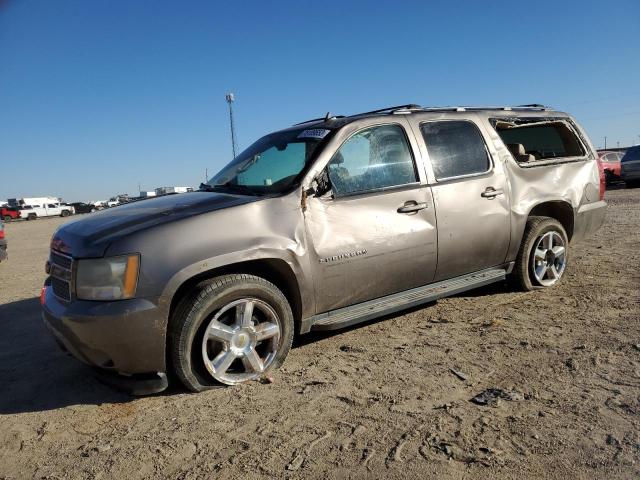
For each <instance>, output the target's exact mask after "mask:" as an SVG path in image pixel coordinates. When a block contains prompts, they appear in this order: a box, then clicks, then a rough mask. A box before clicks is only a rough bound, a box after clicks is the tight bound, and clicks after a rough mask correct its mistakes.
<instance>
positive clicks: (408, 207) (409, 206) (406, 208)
mask: <svg viewBox="0 0 640 480" xmlns="http://www.w3.org/2000/svg"><path fill="white" fill-rule="evenodd" d="M425 208H427V204H426V203H418V202H416V201H414V200H410V201H408V202H405V204H404V205H403V206H401V207H400V208H398V213H415V212H417V211H419V210H424V209H425Z"/></svg>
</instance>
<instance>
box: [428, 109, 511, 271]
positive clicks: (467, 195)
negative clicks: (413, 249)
mask: <svg viewBox="0 0 640 480" xmlns="http://www.w3.org/2000/svg"><path fill="white" fill-rule="evenodd" d="M418 128H419V130H420V133H421V134H422V139H423V140H424V146H426V151H427V153H428V157H429V161H430V165H431V167H432V169H433V175H434V177H435V182H433V183H432V185H431V187H432V191H433V197H434V202H435V208H436V217H437V221H438V268H437V272H436V275H435V279H434V280H436V281H438V280H445V279H448V278H452V277H456V276H459V275H463V274H466V273H471V272H476V271H479V270H482V269H485V268H490V267H494V266H497V265H501V264H503V263H504V262H505V258H506V255H507V250H508V248H509V241H510V232H511V226H510V211H509V194H508V193H509V192H508V188H507V182H506V176H505V172H504V169H503V168H502V164H501V163H500V162H499V161H498V162H494V161H493V158H492V156H491V154H490V152H489V149H488V148H487V143H486V141H485V139H484V136H483V134H482V132H481V130H480V129H479V127H478V125H476V124H475V123H474V122H473V121H471V120H438V121H426V122H422V123H420V124H419V125H418Z"/></svg>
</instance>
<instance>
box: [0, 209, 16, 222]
mask: <svg viewBox="0 0 640 480" xmlns="http://www.w3.org/2000/svg"><path fill="white" fill-rule="evenodd" d="M0 218H2V219H3V220H4V221H5V222H10V221H11V220H16V219H18V218H20V211H19V210H18V209H17V208H11V207H9V208H7V207H2V208H0Z"/></svg>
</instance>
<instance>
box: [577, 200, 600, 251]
mask: <svg viewBox="0 0 640 480" xmlns="http://www.w3.org/2000/svg"><path fill="white" fill-rule="evenodd" d="M606 211H607V203H606V202H605V201H604V200H600V201H599V202H594V203H588V204H586V205H582V206H580V207H579V208H578V212H577V213H576V220H575V224H574V227H573V237H572V239H571V241H572V242H579V241H580V240H582V239H584V238H586V237H588V236H589V235H592V234H593V233H595V232H597V231H598V230H599V229H600V227H601V226H602V224H603V223H604V219H605V216H606Z"/></svg>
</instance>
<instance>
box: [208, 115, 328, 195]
mask: <svg viewBox="0 0 640 480" xmlns="http://www.w3.org/2000/svg"><path fill="white" fill-rule="evenodd" d="M330 135H331V130H328V129H313V128H307V129H304V128H300V129H295V130H287V131H283V132H276V133H272V134H270V135H267V136H265V137H262V138H261V139H260V140H258V141H256V142H255V143H254V144H253V145H251V146H250V147H249V148H247V149H246V150H245V151H243V152H242V153H240V155H238V156H237V157H236V158H235V159H234V160H233V161H232V162H231V163H229V164H228V165H227V166H226V167H224V168H223V169H222V170H221V171H220V172H219V173H217V174H216V175H215V176H214V177H213V178H212V179H211V180H209V181H208V182H207V184H206V185H203V187H202V188H205V189H211V190H230V191H238V192H240V193H249V194H255V195H260V194H268V193H282V192H284V191H286V190H287V189H288V188H289V187H291V186H292V185H293V183H294V181H295V179H296V178H297V177H298V175H299V174H300V173H301V172H302V170H303V169H304V167H305V165H307V164H308V163H309V162H310V161H312V158H313V156H314V154H315V152H317V151H319V147H320V146H321V145H323V144H324V143H325V142H326V141H327V139H328V138H329V137H330Z"/></svg>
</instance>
